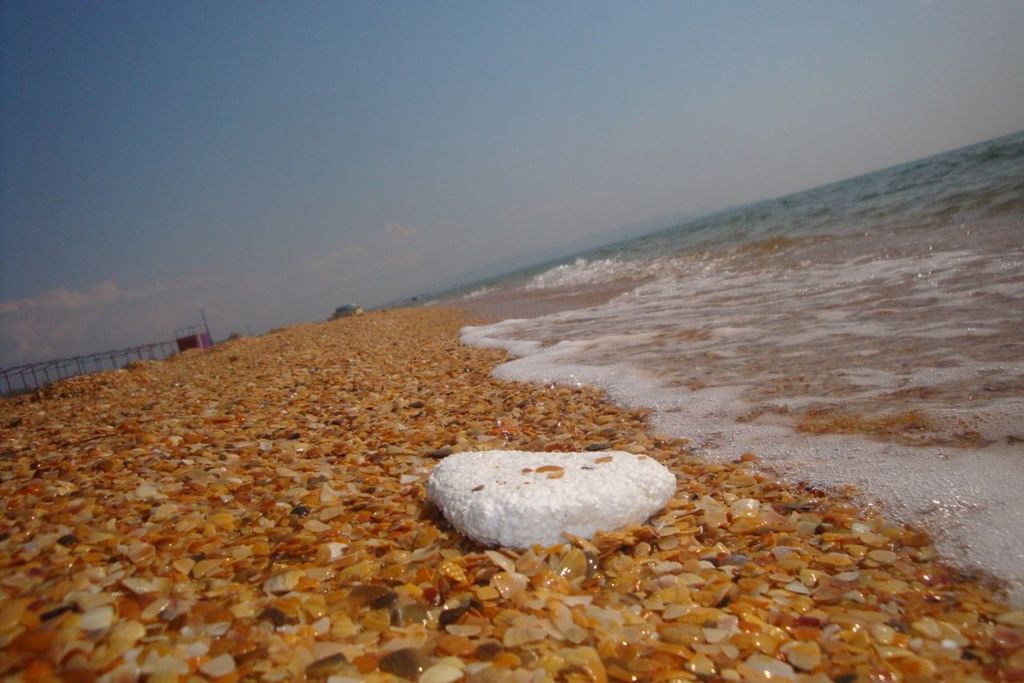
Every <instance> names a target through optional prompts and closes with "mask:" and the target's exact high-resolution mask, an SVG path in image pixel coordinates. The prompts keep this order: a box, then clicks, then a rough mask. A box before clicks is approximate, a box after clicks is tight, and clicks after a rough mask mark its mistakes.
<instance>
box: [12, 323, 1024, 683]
mask: <svg viewBox="0 0 1024 683" xmlns="http://www.w3.org/2000/svg"><path fill="white" fill-rule="evenodd" d="M470 322H473V321H471V320H469V319H468V318H467V314H466V313H462V312H458V311H455V310H451V309H441V308H420V309H394V310H388V311H381V312H374V313H368V314H366V315H363V316H359V317H353V318H344V319H340V320H337V321H334V322H330V323H316V324H307V325H299V326H295V327H290V328H286V329H284V330H281V331H278V332H276V333H273V334H268V335H264V336H263V337H256V338H243V339H239V340H235V341H232V342H229V343H225V344H222V345H218V346H217V347H215V348H214V349H212V350H211V351H208V352H206V353H203V354H200V353H194V354H188V353H186V354H183V355H182V356H180V357H176V358H174V359H171V360H168V361H160V362H153V363H150V362H146V363H142V364H140V365H138V366H136V367H134V368H132V369H130V370H124V371H118V372H108V373H103V374H100V375H88V376H83V377H81V378H75V379H72V380H69V381H65V382H61V383H59V384H57V385H55V386H52V387H50V388H49V389H46V390H43V391H42V392H40V393H39V394H37V395H34V396H29V397H19V398H15V399H6V400H4V401H0V420H2V424H3V425H4V426H5V428H6V429H5V436H4V437H3V438H2V439H0V452H2V453H3V459H2V460H0V476H2V478H0V494H2V495H3V498H4V500H6V501H7V508H8V509H7V511H6V515H5V518H4V520H3V522H0V539H2V540H0V555H2V556H4V557H5V558H6V559H3V560H0V586H2V590H3V592H4V595H5V598H6V599H5V600H3V602H4V606H2V607H0V673H2V674H3V675H4V676H8V675H12V674H14V673H16V672H21V673H22V674H23V675H24V677H25V678H26V679H31V680H51V679H53V677H54V676H55V675H61V676H63V677H65V678H66V679H71V680H134V679H133V678H132V677H133V676H136V677H137V676H138V675H139V674H146V675H149V676H150V679H149V680H151V681H152V680H185V677H187V676H189V675H198V676H204V677H206V678H207V679H213V680H224V681H230V680H250V679H251V680H260V679H262V680H289V679H291V678H294V677H297V676H301V675H307V676H308V677H309V678H310V679H311V680H334V681H335V683H343V682H344V681H347V680H394V678H395V677H396V676H404V677H406V678H409V677H411V678H413V679H416V678H418V677H419V676H420V675H421V672H423V674H422V675H424V676H430V677H431V678H428V679H427V680H428V681H430V680H438V681H439V680H448V681H454V680H459V679H460V678H464V679H466V680H474V681H491V680H504V679H507V680H524V681H526V680H547V679H557V678H559V677H565V676H568V675H570V674H577V675H578V676H579V677H580V680H609V679H610V680H624V679H628V678H629V677H636V678H638V679H643V680H658V679H659V678H664V677H665V676H668V675H669V674H670V673H673V675H678V676H679V677H681V678H683V679H685V678H686V677H691V678H693V677H697V676H702V677H709V676H710V677H712V678H714V679H715V680H718V679H724V680H728V679H730V678H733V677H734V676H735V677H738V678H746V679H750V680H758V677H759V676H760V677H762V678H763V677H764V676H766V675H768V674H774V675H777V676H781V677H782V680H786V679H787V677H788V678H791V679H792V680H803V681H824V680H828V679H826V678H825V676H828V677H829V678H830V679H831V680H844V678H843V677H844V676H847V677H848V676H857V677H861V678H865V679H866V678H867V677H868V676H870V675H873V674H881V673H882V672H890V674H891V675H898V676H902V677H903V678H904V679H906V680H912V679H915V678H933V679H937V680H969V679H971V678H972V677H974V678H976V679H978V680H984V679H991V678H993V677H998V676H1004V677H1008V676H1013V675H1018V676H1020V675H1024V655H1022V654H1021V652H1022V650H1021V647H1022V645H1024V612H1021V611H1019V610H1012V609H1010V608H1009V607H1007V606H1006V605H1005V604H1004V603H1003V602H1001V598H1000V596H999V595H998V594H997V593H996V592H994V590H993V588H992V586H991V585H990V584H989V583H988V582H986V581H984V580H981V579H980V578H979V577H975V578H971V577H967V576H964V575H962V574H960V573H957V572H955V571H953V570H950V569H948V568H947V567H945V566H943V565H942V564H940V563H939V562H938V561H937V560H936V559H935V557H936V554H935V550H934V547H933V546H932V545H931V543H930V541H929V539H928V538H927V537H926V536H925V535H924V534H923V533H921V532H920V531H917V530H914V529H911V528H905V527H902V526H899V525H896V524H893V523H890V522H888V521H886V520H885V519H883V518H882V517H879V516H872V517H860V516H859V514H860V513H862V512H863V511H860V510H858V509H857V507H856V506H855V504H854V503H852V502H851V499H849V498H848V497H847V496H845V495H842V494H838V493H836V492H826V491H822V490H818V489H814V488H813V487H802V486H800V485H799V484H793V483H785V482H781V481H779V480H776V479H774V478H772V477H770V476H768V475H767V474H765V473H763V472H760V471H759V470H758V469H756V467H755V465H756V457H749V458H747V459H746V461H744V462H738V463H712V462H706V461H702V460H698V459H697V458H695V457H693V456H691V455H690V454H689V452H688V451H687V450H686V443H685V440H682V439H670V438H661V437H658V436H656V435H654V434H652V433H651V432H650V431H649V425H648V424H647V419H646V414H645V413H644V412H642V411H635V410H628V409H624V408H620V407H618V406H616V405H614V404H612V403H611V402H610V401H609V400H608V399H607V397H606V396H605V395H604V394H603V393H601V392H599V391H598V390H596V389H591V388H573V387H565V386H542V385H528V384H519V383H513V382H502V381H499V380H495V379H493V378H492V377H491V374H490V373H491V370H493V368H494V367H496V366H497V365H498V364H500V363H501V362H503V361H504V360H507V359H508V358H509V356H508V355H507V354H505V353H504V352H501V351H496V350H492V349H477V348H469V347H466V346H464V345H461V344H460V343H459V341H458V331H459V329H460V327H461V326H462V325H465V324H468V323H470ZM588 446H589V447H595V446H603V447H605V448H607V449H616V450H632V451H634V452H645V453H647V454H648V455H650V456H652V457H654V458H656V459H657V460H659V461H660V462H662V463H663V464H665V465H666V466H668V467H669V468H670V469H672V470H673V472H675V473H676V475H677V478H678V480H679V484H678V489H677V494H676V496H675V497H674V498H673V500H672V501H670V503H669V505H668V506H667V508H666V509H665V510H664V511H662V512H661V513H658V514H657V515H656V516H655V517H654V518H652V521H651V522H652V523H651V524H650V525H643V526H638V527H632V528H630V529H627V530H624V531H619V532H615V533H609V534H603V535H599V536H598V537H596V538H595V539H593V540H592V541H589V542H587V541H582V540H576V541H574V543H573V544H566V545H560V546H552V547H551V548H536V549H532V550H529V551H525V552H514V551H510V550H505V549H502V550H501V552H496V550H495V549H486V548H482V547H480V546H477V545H476V544H474V543H471V542H469V541H467V540H465V539H463V538H461V537H460V536H459V535H458V534H457V533H456V532H455V531H454V530H452V529H451V528H450V527H449V526H448V525H447V523H446V522H445V521H444V520H443V519H442V518H441V517H440V515H439V514H438V513H437V511H436V510H434V509H432V508H431V507H430V506H429V505H427V504H426V502H425V495H424V491H423V488H424V484H425V481H426V476H427V475H428V474H429V472H430V470H431V469H432V468H433V466H434V464H435V463H436V462H437V459H438V458H439V457H443V455H442V453H443V450H444V449H451V450H455V451H459V450H487V449H515V450H551V451H558V450H582V449H584V448H586V447H588ZM581 558H582V560H581ZM103 676H106V677H107V678H106V679H103ZM453 676H454V677H453ZM734 679H735V678H734ZM772 680H779V678H775V679H772ZM845 680H856V679H855V678H847V679H845Z"/></svg>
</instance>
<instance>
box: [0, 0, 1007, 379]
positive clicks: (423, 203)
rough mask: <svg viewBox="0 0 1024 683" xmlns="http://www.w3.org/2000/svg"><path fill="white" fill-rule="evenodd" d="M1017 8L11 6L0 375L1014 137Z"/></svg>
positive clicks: (299, 316) (5, 48)
mask: <svg viewBox="0 0 1024 683" xmlns="http://www.w3.org/2000/svg"><path fill="white" fill-rule="evenodd" d="M1021 35H1024V3H1021V2H1019V1H1012V2H972V3H960V2H956V3H954V2H946V1H944V0H936V1H934V2H900V3H891V2H850V3H842V4H840V3H832V2H802V3H796V2H764V3H748V2H729V3H696V2H694V3H682V2H672V3H662V2H651V3H625V2H616V3H603V2H589V1H588V2H516V3H479V2H437V3H409V2H372V3H371V2H322V3H317V2H311V3H278V2H264V3H252V2H216V3H214V2H202V3H198V2H173V3H171V2H164V3H158V2H145V3H140V2H103V3H81V2H36V1H33V2H21V1H18V0H15V1H13V2H7V3H5V4H4V5H3V6H2V7H0V365H10V364H13V363H16V362H22V361H25V360H32V359H43V358H48V357H54V356H61V355H72V354H75V353H84V352H90V351H96V350H101V349H105V348H111V347H118V346H123V345H128V344H134V343H142V342H147V341H153V340H158V339H164V338H167V337H169V336H171V333H172V332H173V330H174V328H176V327H178V326H181V325H185V324H190V323H193V322H196V321H197V317H198V307H199V306H200V305H203V306H204V307H205V309H206V311H207V314H208V316H209V317H210V320H211V324H212V326H213V328H214V333H215V336H225V335H226V334H227V333H228V332H230V331H232V330H238V331H242V332H245V331H251V332H254V333H256V332H262V331H264V330H266V329H267V328H269V327H272V326H277V325H282V324H289V323H293V322H298V321H301V320H312V319H322V318H324V317H325V316H326V315H327V314H329V313H330V311H331V310H332V309H333V308H334V307H335V306H337V305H339V304H342V303H346V302H359V303H362V304H367V305H374V304H380V303H384V302H387V301H390V300H394V299H396V298H398V297H400V296H405V295H411V294H415V293H417V292H419V291H422V290H423V289H425V288H427V287H429V286H431V285H433V284H434V283H436V282H438V281H442V280H446V279H450V278H451V277H453V276H454V275H456V274H458V273H459V272H461V271H465V270H470V269H473V268H475V267H478V266H480V265H482V264H485V263H489V262H495V261H500V260H501V259H503V258H511V257H515V256H518V255H521V254H524V253H529V252H535V251H538V250H541V249H545V248H549V247H554V246H558V245H560V244H565V243H569V242H572V241H574V240H577V239H580V238H582V237H584V236H586V235H588V234H593V233H596V232H600V231H602V230H607V229H609V228H612V227H615V226H617V225H621V224H624V223H630V222H633V221H636V220H641V219H644V218H646V217H649V216H655V215H661V214H667V213H673V212H679V211H689V210H696V209H711V208H717V207H721V206H725V205H728V204H732V203H736V202H741V201H748V200H751V199H755V198H758V197H767V196H773V195H778V194H782V193H786V192H792V191H795V190H799V189H802V188H806V187H810V186H814V185H818V184H821V183H823V182H827V181H831V180H836V179H840V178H843V177H848V176H850V175H854V174H858V173H863V172H866V171H870V170H873V169H877V168H881V167H884V166H888V165H891V164H894V163H898V162H901V161H905V160H909V159H912V158H917V157H921V156H925V155H928V154H931V153H934V152H939V151H942V150H945V149H950V148H954V147H958V146H961V145H964V144H968V143H971V142H976V141H980V140H983V139H987V138H990V137H994V136H996V135H1001V134H1005V133H1010V132H1014V131H1016V130H1019V129H1021V128H1024V69H1022V68H1021V65H1022V64H1024V41H1022V40H1021V38H1020V36H1021Z"/></svg>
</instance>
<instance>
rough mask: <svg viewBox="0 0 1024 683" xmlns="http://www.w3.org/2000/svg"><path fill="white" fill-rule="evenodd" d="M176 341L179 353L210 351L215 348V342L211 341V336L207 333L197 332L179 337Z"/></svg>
mask: <svg viewBox="0 0 1024 683" xmlns="http://www.w3.org/2000/svg"><path fill="white" fill-rule="evenodd" d="M175 341H176V342H177V343H178V351H186V350H188V349H208V348H210V347H211V346H213V340H211V339H210V335H209V333H207V332H197V333H196V334H189V335H186V336H184V337H178V338H177V339H175Z"/></svg>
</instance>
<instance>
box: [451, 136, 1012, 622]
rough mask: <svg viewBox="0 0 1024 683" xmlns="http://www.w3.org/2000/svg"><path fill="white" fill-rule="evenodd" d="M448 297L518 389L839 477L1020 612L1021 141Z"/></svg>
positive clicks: (707, 445) (831, 479) (803, 471)
mask: <svg viewBox="0 0 1024 683" xmlns="http://www.w3.org/2000/svg"><path fill="white" fill-rule="evenodd" d="M460 301H461V303H463V304H469V305H472V306H476V307H477V310H479V311H482V312H485V313H489V314H491V315H495V314H497V315H498V316H510V315H514V316H519V317H518V318H513V319H509V320H505V321H503V322H500V323H498V324H495V325H490V326H486V327H480V328H467V329H466V330H464V332H463V338H464V340H465V341H466V342H467V343H471V344H479V345H488V346H499V347H503V348H506V349H509V350H510V351H511V352H512V353H513V354H514V355H516V356H519V358H518V359H517V360H514V361H512V362H510V363H506V364H505V365H503V366H501V367H500V368H498V369H497V370H496V375H497V376H499V377H502V378H507V379H515V380H530V381H541V382H570V383H586V384H593V385H597V386H601V387H603V388H605V389H606V390H608V391H609V393H610V395H611V396H612V397H613V398H614V399H616V400H618V401H620V402H622V403H625V404H628V405H631V406H646V407H650V408H653V409H654V410H655V413H654V426H655V428H656V429H658V430H660V431H663V432H667V433H671V434H673V435H676V436H681V437H685V438H687V439H689V440H690V441H691V443H692V444H693V445H694V446H695V447H696V448H697V451H698V452H699V453H700V454H702V455H703V456H705V457H707V458H710V459H721V460H728V459H734V458H736V457H738V456H739V455H741V454H742V453H744V452H746V451H751V452H754V453H756V454H757V455H759V456H760V457H761V458H762V460H763V462H764V463H765V464H766V465H767V466H768V467H770V468H772V469H774V470H776V471H778V472H780V473H782V474H783V475H785V476H788V477H791V478H795V479H804V480H811V481H814V482H816V483H819V484H831V485H841V484H854V485H856V486H858V487H859V488H860V489H861V490H862V491H864V492H865V495H866V496H867V497H869V498H872V499H878V500H880V501H882V503H883V504H884V505H885V507H886V510H887V512H888V513H889V514H894V515H896V516H899V517H902V518H904V519H907V520H911V521H915V522H924V523H925V525H926V526H927V527H928V528H929V529H930V530H931V531H932V532H933V534H934V535H935V536H936V538H937V540H938V543H939V547H940V550H941V552H943V553H944V554H945V556H946V557H947V559H949V560H951V561H953V562H954V563H956V564H959V565H961V566H964V567H967V568H979V567H980V568H983V569H985V570H987V571H991V572H994V573H995V574H996V575H998V576H1001V577H1003V578H1005V579H1007V580H1008V581H1010V583H1011V595H1012V598H1013V599H1014V600H1016V601H1017V602H1024V535H1021V534H1019V533H1018V530H1019V529H1020V528H1021V526H1022V525H1024V497H1022V496H1020V495H1019V492H1018V491H1019V488H1020V486H1021V485H1022V484H1024V333H1022V330H1024V324H1022V318H1024V134H1016V135H1014V136H1009V137H1007V138H1002V139H999V140H996V141H990V142H988V143H982V144H981V145H976V146H973V147H970V148H966V149H963V150H955V151H953V152H949V153H946V154H943V155H939V156H937V157H932V158H930V159H925V160H920V161H916V162H913V163H910V164H905V165H903V166H900V167H896V168H893V169H886V170H883V171H880V172H878V173H874V174H870V175H867V176H862V177H860V178H855V179H852V180H849V181H844V182H842V183H836V184H833V185H829V186H826V187H823V188H816V189H814V190H810V191H807V192H804V193H800V194H798V195H793V196H790V197H785V198H780V199H775V200H769V201H767V202H762V203H761V204H757V205H753V206H750V207H743V208H740V209H734V210H731V211H727V212H724V213H722V214H719V215H717V216H712V217H709V218H706V219H702V220H699V221H693V222H691V223H687V224H684V225H681V226H676V227H674V228H672V229H669V230H666V231H663V232H661V233H659V234H656V235H652V236H648V237H645V238H641V239H638V240H633V241H631V242H627V243H623V244H621V245H617V246H615V247H613V248H606V249H603V250H601V251H599V252H596V253H591V254H585V255H581V256H580V257H579V258H577V259H574V260H571V261H568V262H566V263H564V264H559V265H557V266H554V267H552V268H550V269H548V270H546V271H544V272H542V273H537V274H531V275H524V276H520V277H518V278H517V277H515V276H513V277H510V278H507V279H506V280H505V281H504V282H498V283H492V285H491V289H490V290H488V291H485V292H481V293H479V294H476V295H471V296H469V297H463V298H462V299H461V300H460Z"/></svg>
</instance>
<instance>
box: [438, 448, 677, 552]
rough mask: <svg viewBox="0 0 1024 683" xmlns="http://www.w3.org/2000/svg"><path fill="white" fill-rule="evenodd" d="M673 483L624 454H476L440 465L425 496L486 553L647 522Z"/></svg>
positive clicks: (659, 468)
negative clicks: (490, 548) (493, 547)
mask: <svg viewBox="0 0 1024 683" xmlns="http://www.w3.org/2000/svg"><path fill="white" fill-rule="evenodd" d="M675 490H676V478H675V475H674V474H672V472H670V471H669V470H668V468H666V467H665V466H664V465H661V464H660V463H658V462H657V461H656V460H654V459H653V458H649V457H646V456H643V455H635V454H633V453H626V452H623V451H602V452H585V453H531V452H525V451H479V452H468V453H456V454H453V455H450V456H448V457H447V458H445V459H444V460H442V461H441V462H440V463H439V464H438V466H437V467H436V468H435V469H434V471H433V472H432V473H431V475H430V478H429V479H428V480H427V496H428V497H429V498H430V500H431V501H433V502H434V504H435V505H437V506H438V508H440V509H441V512H442V513H444V516H445V517H446V518H447V519H448V521H449V522H451V524H452V526H454V527H455V528H456V529H458V530H459V531H460V532H461V533H463V534H465V535H466V536H469V537H470V538H472V539H474V540H476V541H478V542H480V543H484V544H488V545H500V546H506V547H509V548H528V547H529V546H531V545H533V544H535V543H536V544H540V545H551V544H555V543H562V542H564V541H565V538H564V537H563V536H562V532H563V531H567V532H569V533H571V534H573V535H575V536H581V537H583V538H589V537H591V536H592V535H593V534H594V533H595V532H596V531H599V530H601V531H611V530H614V529H617V528H619V527H621V526H625V525H627V524H636V523H639V522H643V521H644V520H646V519H647V518H648V517H650V516H651V515H652V514H654V513H655V512H657V511H658V510H660V509H661V508H662V507H664V505H665V504H666V503H667V502H668V501H669V500H670V499H671V498H672V496H673V495H674V494H675Z"/></svg>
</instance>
